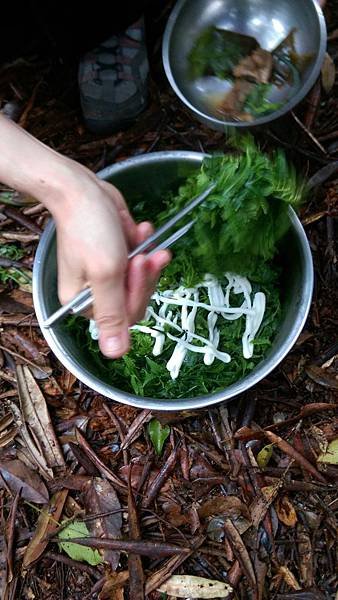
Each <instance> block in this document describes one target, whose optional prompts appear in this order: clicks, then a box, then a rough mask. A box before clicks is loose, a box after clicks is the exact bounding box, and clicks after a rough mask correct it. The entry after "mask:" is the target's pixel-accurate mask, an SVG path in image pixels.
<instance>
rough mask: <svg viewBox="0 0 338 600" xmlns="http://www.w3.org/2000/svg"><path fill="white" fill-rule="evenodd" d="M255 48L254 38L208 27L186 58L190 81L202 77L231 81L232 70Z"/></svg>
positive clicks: (256, 44)
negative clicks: (212, 76)
mask: <svg viewBox="0 0 338 600" xmlns="http://www.w3.org/2000/svg"><path fill="white" fill-rule="evenodd" d="M257 46H258V43H257V41H256V40H255V38H253V37H251V36H249V35H243V34H241V33H236V32H234V31H227V30H225V29H218V28H217V27H208V28H207V29H205V30H204V31H203V32H202V33H201V35H200V36H199V37H198V38H197V40H196V42H195V44H194V46H193V48H192V50H191V52H190V54H189V56H188V62H189V68H190V76H191V78H192V79H197V78H198V77H202V76H203V75H215V76H216V77H219V78H220V79H227V78H230V79H232V77H233V76H232V70H233V68H234V67H235V66H236V65H237V63H238V62H239V61H240V60H241V58H244V56H246V55H247V54H250V52H252V51H253V50H255V48H257Z"/></svg>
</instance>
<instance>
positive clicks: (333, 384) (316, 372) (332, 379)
mask: <svg viewBox="0 0 338 600" xmlns="http://www.w3.org/2000/svg"><path fill="white" fill-rule="evenodd" d="M305 371H306V374H307V375H308V376H309V377H310V379H312V380H313V381H315V383H318V385H322V386H323V387H325V388H329V389H332V390H338V378H337V376H336V375H333V374H331V373H327V371H326V370H325V369H322V368H321V367H318V366H317V365H310V366H309V367H307V368H306V369H305Z"/></svg>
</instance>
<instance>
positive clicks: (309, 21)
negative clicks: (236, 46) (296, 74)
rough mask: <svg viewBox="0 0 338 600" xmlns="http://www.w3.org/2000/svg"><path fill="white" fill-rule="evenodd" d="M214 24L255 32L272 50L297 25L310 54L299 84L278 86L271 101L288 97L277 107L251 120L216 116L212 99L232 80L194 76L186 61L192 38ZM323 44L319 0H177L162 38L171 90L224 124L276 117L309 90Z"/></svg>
mask: <svg viewBox="0 0 338 600" xmlns="http://www.w3.org/2000/svg"><path fill="white" fill-rule="evenodd" d="M210 25H216V26H217V27H219V28H221V29H228V30H231V31H236V32H239V33H243V34H246V35H251V36H253V37H255V38H256V39H257V41H258V42H259V43H260V45H261V46H262V48H264V49H266V50H273V49H274V48H275V47H276V46H277V45H278V44H279V43H280V42H281V41H282V40H283V39H284V38H285V37H286V36H287V34H288V33H289V32H290V31H291V29H293V28H296V33H295V44H296V51H297V52H298V53H299V54H309V55H311V60H309V63H308V65H307V67H306V68H305V69H304V71H303V72H302V74H301V77H300V81H299V84H298V85H295V87H294V88H291V89H290V88H289V87H288V86H286V85H285V86H283V87H282V88H280V89H279V90H277V89H276V91H275V92H274V96H272V97H271V98H270V99H271V101H272V102H281V101H285V100H287V101H286V103H285V104H284V105H283V106H282V107H281V108H280V109H279V110H276V111H275V112H273V113H271V114H268V115H265V116H262V117H260V118H257V119H255V120H254V121H252V122H249V123H248V122H240V121H239V122H234V121H226V120H223V119H221V118H219V117H217V116H215V114H214V112H213V110H212V103H213V100H214V102H215V104H216V102H217V100H219V99H220V98H221V97H222V96H223V95H224V94H225V93H226V92H227V91H228V89H229V87H231V86H230V84H229V83H228V82H227V81H220V80H217V79H216V78H215V77H207V78H202V79H198V80H195V81H192V80H191V79H190V78H189V76H188V61H187V56H188V55H189V52H190V50H191V48H192V46H193V44H194V41H195V40H196V38H197V37H198V35H199V34H200V33H201V32H202V31H203V30H204V29H205V28H206V27H208V26H210ZM325 49H326V27H325V20H324V16H323V13H322V11H321V9H320V7H319V5H318V3H317V1H316V0H278V2H275V1H274V0H178V2H177V4H176V5H175V7H174V9H173V11H172V13H171V15H170V17H169V19H168V23H167V26H166V30H165V34H164V38H163V64H164V68H165V71H166V74H167V77H168V79H169V82H170V84H171V86H172V88H173V90H174V91H175V92H176V94H177V95H178V97H179V98H180V99H181V100H182V102H184V103H185V104H186V106H188V108H190V109H191V110H192V111H193V113H194V114H195V116H196V117H197V118H198V119H199V120H200V121H202V122H203V123H205V124H206V125H208V126H209V127H212V128H214V129H220V130H224V129H225V128H226V127H227V126H228V127H232V128H248V127H252V126H259V125H263V124H264V123H269V122H271V121H273V120H275V119H278V118H279V117H281V116H282V115H284V114H286V113H287V112H289V111H290V110H291V109H292V108H293V107H294V106H296V105H297V104H298V103H299V102H300V101H301V100H302V99H303V98H304V96H306V94H307V93H308V91H309V90H310V89H311V87H312V86H313V85H314V83H315V81H316V79H317V77H318V76H319V73H320V68H321V65H322V62H323V58H324V54H325Z"/></svg>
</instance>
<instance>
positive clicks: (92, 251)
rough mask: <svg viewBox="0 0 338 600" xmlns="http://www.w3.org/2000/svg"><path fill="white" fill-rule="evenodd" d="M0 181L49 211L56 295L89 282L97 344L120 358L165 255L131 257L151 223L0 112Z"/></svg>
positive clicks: (62, 296)
mask: <svg viewBox="0 0 338 600" xmlns="http://www.w3.org/2000/svg"><path fill="white" fill-rule="evenodd" d="M0 181H2V182H3V183H6V185H8V186H9V187H13V188H14V189H16V190H19V191H22V192H25V193H28V194H30V195H31V196H33V197H35V198H36V199H37V200H39V201H40V202H42V203H43V204H44V205H45V206H46V207H47V208H48V209H49V211H50V212H51V213H52V215H53V217H54V219H55V221H56V227H57V243H58V277H59V295H60V300H61V302H62V303H65V302H68V301H69V300H71V299H72V298H73V297H74V296H75V295H76V294H77V293H78V292H80V291H81V290H82V289H83V288H84V287H85V286H87V285H89V286H90V287H91V288H92V291H93V295H94V318H95V320H96V322H97V325H98V327H99V333H100V339H99V343H100V348H101V350H102V352H103V353H104V354H105V355H106V356H109V357H112V358H117V357H119V356H122V355H123V354H124V353H125V352H127V350H128V347H129V334H128V326H129V325H132V324H133V323H134V322H135V321H137V320H139V319H141V318H142V317H143V315H144V312H145V309H146V306H147V303H148V300H149V297H150V295H151V293H152V291H153V289H154V287H155V286H156V282H157V279H158V277H159V275H160V272H161V269H162V268H163V267H164V266H165V265H166V264H167V263H168V262H169V260H170V254H169V252H168V251H166V250H162V251H159V252H157V253H156V254H154V255H153V256H151V257H149V258H148V257H147V258H146V257H145V256H144V255H139V256H135V257H134V258H133V259H132V260H130V261H128V258H127V254H128V251H129V250H131V249H132V248H134V247H135V246H136V245H138V244H139V243H140V242H141V241H143V240H144V239H145V238H146V237H148V235H150V233H151V231H152V227H151V225H150V223H140V224H139V225H136V223H135V222H134V221H133V219H132V217H131V216H130V214H129V211H128V209H127V207H126V204H125V202H124V199H123V197H122V195H121V194H120V192H119V191H118V190H117V189H116V188H115V187H114V186H112V185H111V184H109V183H106V182H104V181H101V180H100V179H98V178H97V177H96V176H95V175H94V174H93V173H92V172H91V171H89V170H88V169H86V168H85V167H83V166H82V165H80V164H79V163H77V162H75V161H73V160H70V159H69V158H66V157H65V156H62V155H61V154H59V153H58V152H55V150H52V149H51V148H49V147H48V146H45V145H44V144H42V143H41V142H40V141H39V140H37V139H36V138H34V137H33V136H31V135H30V134H29V133H28V132H27V131H24V130H23V129H21V128H20V127H18V126H17V125H16V124H15V123H13V122H11V121H10V120H9V119H7V118H5V117H4V116H3V115H0Z"/></svg>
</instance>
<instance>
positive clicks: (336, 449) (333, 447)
mask: <svg viewBox="0 0 338 600" xmlns="http://www.w3.org/2000/svg"><path fill="white" fill-rule="evenodd" d="M317 461H318V462H319V463H326V464H328V465H338V438H337V439H336V440H333V441H332V442H330V443H329V445H328V447H327V449H326V452H324V453H323V454H321V455H320V456H319V457H318V458H317Z"/></svg>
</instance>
